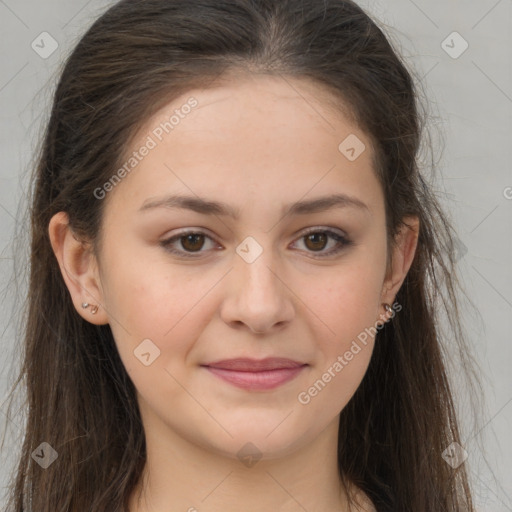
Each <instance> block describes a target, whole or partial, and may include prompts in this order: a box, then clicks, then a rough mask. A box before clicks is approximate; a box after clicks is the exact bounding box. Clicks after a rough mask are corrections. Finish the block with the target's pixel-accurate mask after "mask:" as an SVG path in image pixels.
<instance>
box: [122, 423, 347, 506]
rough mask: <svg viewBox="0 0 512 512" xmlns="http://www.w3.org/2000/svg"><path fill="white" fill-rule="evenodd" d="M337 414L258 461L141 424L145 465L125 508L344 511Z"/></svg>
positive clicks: (163, 427)
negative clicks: (292, 445) (301, 440)
mask: <svg viewBox="0 0 512 512" xmlns="http://www.w3.org/2000/svg"><path fill="white" fill-rule="evenodd" d="M338 421H339V416H337V417H336V418H335V419H334V420H333V421H332V422H331V423H330V424H329V425H328V427H327V428H326V429H324V430H323V431H322V432H321V433H320V435H319V436H317V437H316V438H315V440H314V441H313V442H312V443H309V444H308V445H306V446H302V447H300V448H298V449H296V450H290V451H289V453H288V455H287V456H283V457H280V458H268V459H267V458H265V457H262V458H261V459H259V460H255V459H252V460H251V458H250V457H247V458H245V459H243V460H242V461H241V460H239V458H238V457H237V455H236V454H232V455H231V456H228V455H222V454H219V453H218V452H214V451H212V450H210V449H207V448H205V447H200V446H197V445H196V444H194V443H191V442H189V441H188V440H187V439H186V437H185V436H180V435H178V434H177V433H176V432H172V431H170V430H169V428H168V427H167V426H165V425H164V424H163V423H159V424H155V423H152V425H151V429H147V428H146V453H147V458H146V466H145V468H144V471H143V475H142V478H141V479H140V481H139V482H138V484H137V486H136V487H135V489H134V491H133V492H132V494H131V497H130V508H129V512H171V511H177V510H179V511H183V512H202V511H203V510H208V511H209V512H221V511H222V512H226V511H238V510H240V508H241V504H243V510H244V511H245V512H256V511H261V510H280V511H283V512H292V511H294V512H295V511H299V510H300V511H302V510H307V511H308V512H316V511H318V512H320V511H325V510H332V511H339V512H348V511H349V506H348V501H347V495H346V493H345V491H344V489H343V486H342V485H341V480H340V476H339V472H338V461H337V443H338Z"/></svg>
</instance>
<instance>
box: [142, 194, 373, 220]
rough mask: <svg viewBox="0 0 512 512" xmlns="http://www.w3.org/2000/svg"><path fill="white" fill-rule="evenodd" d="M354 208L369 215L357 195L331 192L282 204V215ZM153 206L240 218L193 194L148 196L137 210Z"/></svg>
mask: <svg viewBox="0 0 512 512" xmlns="http://www.w3.org/2000/svg"><path fill="white" fill-rule="evenodd" d="M347 207H351V208H355V209H358V210H361V211H365V212H366V213H368V214H370V215H371V212H370V208H369V207H368V205H367V204H366V203H364V202H363V201H361V200H360V199H358V198H357V197H353V196H349V195H347V194H333V195H330V196H324V197H318V198H316V199H311V200H309V201H297V202H295V203H291V204H288V205H284V206H283V211H282V216H285V215H307V214H312V213H319V212H324V211H327V210H331V209H332V208H347ZM154 208H182V209H186V210H192V211H194V212H197V213H200V214H202V215H220V216H228V217H232V218H233V219H234V220H238V219H239V218H240V210H239V209H238V208H234V207H232V206H230V205H228V204H226V203H223V202H220V201H213V200H207V199H202V198H200V197H194V196H184V195H169V196H165V197H162V198H155V199H153V198H150V199H148V200H146V201H145V202H144V203H143V205H142V206H141V207H140V209H139V211H147V210H150V209H154Z"/></svg>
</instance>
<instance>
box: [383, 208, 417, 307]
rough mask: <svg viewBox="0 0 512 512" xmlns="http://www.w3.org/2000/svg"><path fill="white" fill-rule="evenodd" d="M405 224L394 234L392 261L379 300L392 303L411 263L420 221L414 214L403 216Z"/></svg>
mask: <svg viewBox="0 0 512 512" xmlns="http://www.w3.org/2000/svg"><path fill="white" fill-rule="evenodd" d="M403 222H404V223H405V225H402V226H401V227H400V230H399V232H398V233H397V234H396V236H395V244H394V245H393V247H392V261H391V265H390V267H391V268H390V269H388V272H387V277H386V279H385V281H384V283H383V287H382V295H381V302H384V303H388V304H389V305H392V304H393V302H394V301H395V296H396V294H397V293H398V290H399V289H400V287H401V286H402V283H403V282H404V280H405V277H406V276H407V272H408V271H409V268H410V267H411V265H412V261H413V259H414V255H415V253H416V248H417V245H418V235H419V229H420V222H419V219H418V217H416V216H408V217H404V219H403Z"/></svg>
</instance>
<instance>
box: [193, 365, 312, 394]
mask: <svg viewBox="0 0 512 512" xmlns="http://www.w3.org/2000/svg"><path fill="white" fill-rule="evenodd" d="M201 366H202V367H204V368H206V369H207V370H208V371H209V372H210V373H212V374H213V375H215V376H216V377H219V378H220V379H222V380H224V381H226V382H229V383H230V384H232V385H234V386H236V387H239V388H242V389H246V390H252V391H257V390H261V391H266V390H270V389H274V388H277V387H278V386H281V385H283V384H285V383H286V382H288V381H290V380H292V379H293V378H295V377H296V376H297V375H298V374H299V373H300V372H301V371H302V370H304V369H305V368H306V367H307V366H309V365H308V364H305V363H300V362H298V361H293V360H291V359H285V358H277V357H272V358H267V359H262V360H257V359H246V358H244V359H226V360H223V361H216V362H214V363H209V364H206V365H201Z"/></svg>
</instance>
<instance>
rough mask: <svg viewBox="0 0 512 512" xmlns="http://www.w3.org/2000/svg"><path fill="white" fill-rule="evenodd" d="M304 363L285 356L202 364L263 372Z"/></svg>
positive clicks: (295, 366) (226, 368) (294, 366)
mask: <svg viewBox="0 0 512 512" xmlns="http://www.w3.org/2000/svg"><path fill="white" fill-rule="evenodd" d="M304 364H305V363H299V362H298V361H293V360H292V359H287V358H284V357H267V358H265V359H250V358H237V359H223V360H221V361H215V362H213V363H208V364H204V365H202V366H209V367H210V368H222V369H224V370H233V371H241V372H262V371H268V370H278V369H282V368H297V367H299V366H304Z"/></svg>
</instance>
